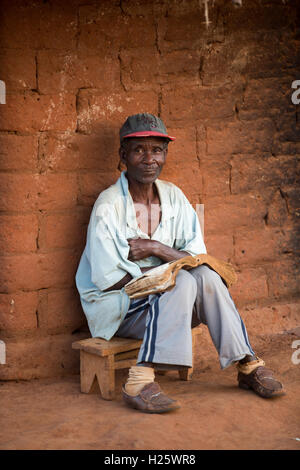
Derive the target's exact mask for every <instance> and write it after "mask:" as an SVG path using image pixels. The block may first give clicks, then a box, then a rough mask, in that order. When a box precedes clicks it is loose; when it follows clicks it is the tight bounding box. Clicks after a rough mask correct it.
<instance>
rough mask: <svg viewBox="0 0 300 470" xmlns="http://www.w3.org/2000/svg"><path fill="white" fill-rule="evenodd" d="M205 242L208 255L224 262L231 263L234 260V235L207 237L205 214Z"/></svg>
mask: <svg viewBox="0 0 300 470" xmlns="http://www.w3.org/2000/svg"><path fill="white" fill-rule="evenodd" d="M204 242H205V245H206V249H207V253H208V254H210V255H211V256H215V257H216V258H219V259H221V260H223V261H226V262H229V261H231V260H232V258H233V253H234V250H233V237H232V235H230V234H228V235H223V234H222V233H220V234H217V235H208V236H205V214H204Z"/></svg>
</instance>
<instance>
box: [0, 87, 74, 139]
mask: <svg viewBox="0 0 300 470" xmlns="http://www.w3.org/2000/svg"><path fill="white" fill-rule="evenodd" d="M75 105H76V97H75V96H74V95H71V94H62V93H61V94H59V95H39V94H38V93H36V92H25V93H22V94H21V93H19V94H14V95H12V94H8V93H7V96H6V105H5V106H2V107H1V108H0V111H1V113H0V130H4V131H7V130H9V131H20V132H34V131H48V130H52V131H73V130H75V129H76V122H77V118H76V106H75Z"/></svg>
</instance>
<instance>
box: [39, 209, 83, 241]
mask: <svg viewBox="0 0 300 470" xmlns="http://www.w3.org/2000/svg"><path fill="white" fill-rule="evenodd" d="M89 216H90V210H89V209H84V210H80V211H77V212H74V213H72V214H64V215H61V214H53V215H48V216H47V217H46V227H45V230H46V246H47V248H49V249H52V248H73V247H77V246H79V247H82V246H83V245H84V242H85V238H86V231H87V225H88V222H89Z"/></svg>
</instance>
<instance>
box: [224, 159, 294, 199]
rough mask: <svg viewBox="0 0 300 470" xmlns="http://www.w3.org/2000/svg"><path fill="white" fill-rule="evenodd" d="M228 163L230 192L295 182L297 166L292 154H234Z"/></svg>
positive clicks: (236, 192) (262, 188) (260, 188)
mask: <svg viewBox="0 0 300 470" xmlns="http://www.w3.org/2000/svg"><path fill="white" fill-rule="evenodd" d="M230 164H231V165H232V172H231V192H232V194H239V193H241V192H243V191H249V190H253V189H255V190H261V191H263V190H264V189H265V187H266V186H268V187H270V186H275V187H278V186H280V185H282V184H293V183H296V179H297V167H298V168H299V163H298V161H297V158H296V157H294V156H286V157H285V156H280V157H279V156H278V157H270V156H263V155H256V156H255V157H253V156H251V155H234V156H233V157H232V159H231V161H230ZM298 174H299V171H298ZM298 179H299V176H298Z"/></svg>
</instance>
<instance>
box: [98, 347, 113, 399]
mask: <svg viewBox="0 0 300 470" xmlns="http://www.w3.org/2000/svg"><path fill="white" fill-rule="evenodd" d="M99 359H101V360H100V361H99V362H98V368H97V378H98V384H99V386H100V391H101V395H102V398H104V400H113V399H114V398H115V368H114V356H113V354H111V355H110V356H105V357H99Z"/></svg>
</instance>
